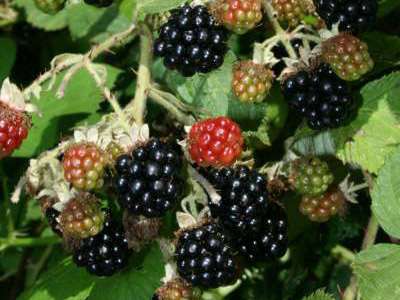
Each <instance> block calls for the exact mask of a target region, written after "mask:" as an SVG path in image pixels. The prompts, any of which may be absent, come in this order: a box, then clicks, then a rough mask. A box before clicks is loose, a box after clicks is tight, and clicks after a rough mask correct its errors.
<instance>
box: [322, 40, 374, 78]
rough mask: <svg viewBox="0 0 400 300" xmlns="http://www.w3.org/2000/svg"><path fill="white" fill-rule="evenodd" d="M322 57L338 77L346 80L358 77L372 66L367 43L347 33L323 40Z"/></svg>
mask: <svg viewBox="0 0 400 300" xmlns="http://www.w3.org/2000/svg"><path fill="white" fill-rule="evenodd" d="M322 57H323V59H324V61H325V62H326V63H328V64H329V65H330V66H331V68H332V69H333V70H334V71H335V73H336V74H337V75H338V76H339V77H340V78H342V79H343V80H347V81H353V80H358V79H360V78H361V77H362V76H363V75H365V74H366V73H368V72H369V71H370V70H372V68H373V67H374V62H373V60H372V59H371V56H370V55H369V52H368V46H367V44H366V43H364V42H362V41H361V40H360V39H358V38H357V37H355V36H353V35H351V34H347V33H341V34H339V35H337V36H334V37H332V38H330V39H328V40H326V41H325V42H323V44H322Z"/></svg>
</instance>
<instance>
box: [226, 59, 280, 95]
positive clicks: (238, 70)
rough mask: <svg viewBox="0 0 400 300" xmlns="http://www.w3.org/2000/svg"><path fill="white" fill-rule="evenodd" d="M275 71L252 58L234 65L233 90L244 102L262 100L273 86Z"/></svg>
mask: <svg viewBox="0 0 400 300" xmlns="http://www.w3.org/2000/svg"><path fill="white" fill-rule="evenodd" d="M272 80H273V73H272V71H271V70H270V69H268V68H267V67H266V66H264V65H261V64H257V63H254V62H253V61H251V60H246V61H241V62H238V63H236V64H235V65H234V67H233V79H232V91H233V93H234V94H235V96H236V97H237V98H239V100H240V101H242V102H261V101H263V100H264V99H265V97H266V96H267V95H268V93H269V91H270V89H271V87H272Z"/></svg>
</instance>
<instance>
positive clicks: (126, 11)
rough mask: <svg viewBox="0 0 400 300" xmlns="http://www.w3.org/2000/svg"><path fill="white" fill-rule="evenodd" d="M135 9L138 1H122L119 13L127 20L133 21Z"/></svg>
mask: <svg viewBox="0 0 400 300" xmlns="http://www.w3.org/2000/svg"><path fill="white" fill-rule="evenodd" d="M135 7H136V0H122V1H121V4H120V5H119V11H120V13H121V14H122V15H124V16H125V17H126V18H128V19H129V20H132V19H133V15H134V12H135Z"/></svg>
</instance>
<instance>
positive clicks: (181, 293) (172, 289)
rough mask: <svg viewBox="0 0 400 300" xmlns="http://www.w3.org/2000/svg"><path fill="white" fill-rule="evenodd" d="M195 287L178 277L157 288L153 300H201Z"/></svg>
mask: <svg viewBox="0 0 400 300" xmlns="http://www.w3.org/2000/svg"><path fill="white" fill-rule="evenodd" d="M199 299H200V298H199V297H198V295H196V294H195V292H194V291H193V288H192V287H191V286H190V285H189V284H187V283H186V282H185V281H184V280H182V279H180V278H178V279H174V280H171V281H168V282H167V283H165V284H164V285H163V286H162V287H160V288H159V289H157V291H156V293H155V294H154V296H153V297H152V300H199Z"/></svg>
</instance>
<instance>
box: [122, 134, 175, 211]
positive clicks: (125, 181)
mask: <svg viewBox="0 0 400 300" xmlns="http://www.w3.org/2000/svg"><path fill="white" fill-rule="evenodd" d="M181 166H182V158H181V155H180V153H179V151H177V150H176V149H175V147H173V146H172V145H171V144H168V143H165V142H162V141H161V140H159V139H153V140H151V141H149V142H148V143H147V144H146V145H144V146H140V147H138V148H136V149H134V150H133V151H132V153H131V155H128V154H124V155H121V156H120V157H119V158H118V159H117V162H116V164H115V169H116V176H115V180H114V181H115V183H114V184H115V188H116V191H117V193H118V199H119V203H120V204H121V205H122V207H124V208H125V209H127V210H128V211H129V212H130V213H131V214H133V215H142V216H145V217H149V218H154V217H161V216H163V215H165V213H166V212H167V211H168V210H171V209H172V208H173V207H174V206H175V204H176V203H177V202H178V201H179V196H180V192H181V190H182V186H181V185H182V179H181V177H180V172H181Z"/></svg>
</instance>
